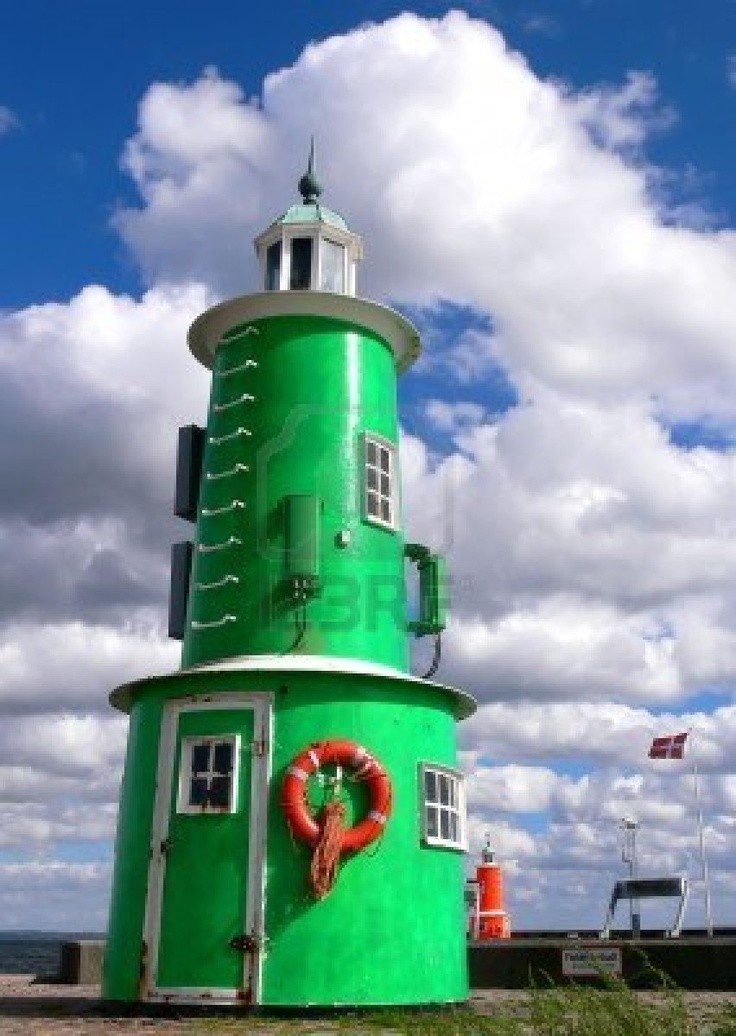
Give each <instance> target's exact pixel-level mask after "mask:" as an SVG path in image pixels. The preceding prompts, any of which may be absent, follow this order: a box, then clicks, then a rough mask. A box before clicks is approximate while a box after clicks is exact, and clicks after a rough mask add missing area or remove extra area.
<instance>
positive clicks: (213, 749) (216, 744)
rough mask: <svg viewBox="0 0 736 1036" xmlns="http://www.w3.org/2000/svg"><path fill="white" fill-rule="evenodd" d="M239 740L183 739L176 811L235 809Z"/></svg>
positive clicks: (218, 738) (214, 811)
mask: <svg viewBox="0 0 736 1036" xmlns="http://www.w3.org/2000/svg"><path fill="white" fill-rule="evenodd" d="M238 743H239V739H238V737H237V735H233V736H226V737H220V736H217V737H184V738H182V741H181V758H180V763H179V794H178V799H177V812H179V813H193V814H197V815H201V814H208V813H234V812H235V811H236V809H237V802H236V798H237V787H238V772H237V771H238Z"/></svg>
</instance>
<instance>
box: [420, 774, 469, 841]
mask: <svg viewBox="0 0 736 1036" xmlns="http://www.w3.org/2000/svg"><path fill="white" fill-rule="evenodd" d="M429 772H431V773H434V774H435V775H436V777H437V778H438V780H437V787H438V792H439V777H440V776H442V777H445V778H448V779H449V781H450V787H451V788H452V787H454V789H455V805H453V804H452V802H450V803H441V802H440V801H439V794H438V797H437V798H436V799H431V800H428V799H427V793H426V781H425V774H427V773H429ZM419 802H420V810H421V813H420V815H421V830H422V841H423V842H424V844H425V845H430V846H436V847H439V848H444V849H455V850H457V851H458V852H464V853H465V852H467V851H468V813H467V796H466V792H465V774H464V773H463V772H462V771H461V770H455V769H453V768H452V767H451V766H442V765H440V764H439V763H420V764H419ZM429 809H435V810H437V834H430V833H429V825H428V823H427V816H428V810H429ZM441 812H446V813H448V814H454V815H455V816H456V817H457V827H458V838H457V840H454V839H452V838H443V837H442V835H441V834H440V833H439V832H440V830H441V824H440V813H441Z"/></svg>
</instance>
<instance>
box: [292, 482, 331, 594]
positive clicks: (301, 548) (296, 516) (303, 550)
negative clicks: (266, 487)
mask: <svg viewBox="0 0 736 1036" xmlns="http://www.w3.org/2000/svg"><path fill="white" fill-rule="evenodd" d="M283 506H284V522H285V541H286V573H285V575H286V583H287V586H288V587H289V588H290V590H291V594H292V596H293V598H294V600H298V601H301V600H305V599H306V598H308V597H313V596H315V595H316V594H317V593H319V589H320V578H319V569H320V566H319V540H320V536H319V533H320V516H321V513H322V501H321V500H320V498H319V497H318V496H314V495H313V494H306V493H302V494H294V495H291V496H286V497H284V505H283Z"/></svg>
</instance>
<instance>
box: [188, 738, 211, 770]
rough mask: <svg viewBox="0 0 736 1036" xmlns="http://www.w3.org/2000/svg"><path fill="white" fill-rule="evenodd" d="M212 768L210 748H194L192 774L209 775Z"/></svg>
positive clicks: (198, 746)
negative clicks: (208, 772)
mask: <svg viewBox="0 0 736 1036" xmlns="http://www.w3.org/2000/svg"><path fill="white" fill-rule="evenodd" d="M209 768H210V746H209V745H208V744H204V745H195V746H194V747H193V748H192V773H207V771H208V770H209Z"/></svg>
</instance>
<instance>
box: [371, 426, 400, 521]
mask: <svg viewBox="0 0 736 1036" xmlns="http://www.w3.org/2000/svg"><path fill="white" fill-rule="evenodd" d="M395 454H396V449H395V447H394V446H392V445H391V444H390V443H387V442H385V440H382V439H380V438H379V437H378V436H375V437H374V436H372V435H370V434H368V433H366V435H365V437H364V440H363V479H364V482H363V514H364V517H365V518H367V519H368V520H369V521H372V522H375V523H376V524H377V525H383V526H385V527H386V528H389V529H394V528H395V527H396V513H395V503H394V500H395V496H396V470H395V466H396V462H395V459H394V458H395Z"/></svg>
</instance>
